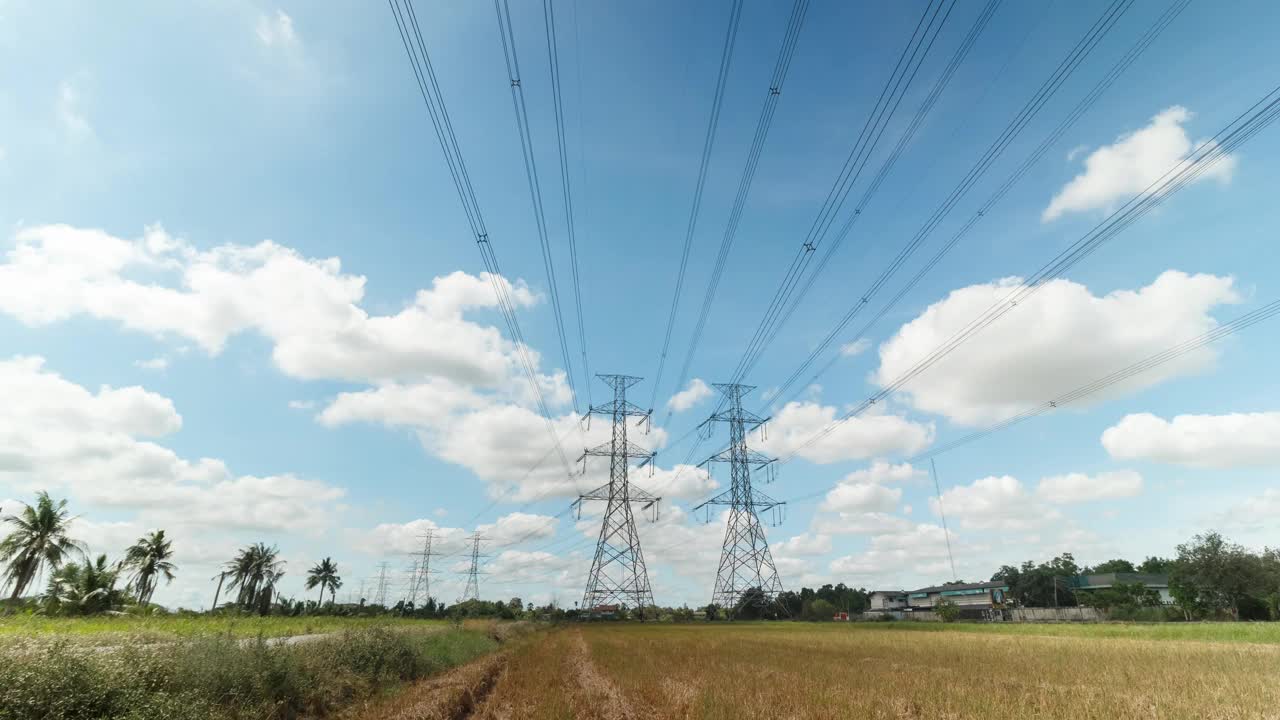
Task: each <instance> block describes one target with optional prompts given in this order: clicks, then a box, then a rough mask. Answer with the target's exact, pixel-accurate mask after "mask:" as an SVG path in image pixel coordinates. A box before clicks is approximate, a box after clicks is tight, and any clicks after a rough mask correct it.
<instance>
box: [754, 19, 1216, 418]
mask: <svg viewBox="0 0 1280 720" xmlns="http://www.w3.org/2000/svg"><path fill="white" fill-rule="evenodd" d="M1190 2H1191V0H1177V2H1175V3H1173V4H1172V5H1170V6H1169V8H1167V9H1166V10H1165V12H1164V13H1162V14H1161V15H1160V16H1159V17H1158V18H1157V19H1156V21H1155V22H1154V23H1153V24H1152V25H1151V26H1150V27H1148V28H1147V30H1146V31H1145V32H1144V33H1143V34H1142V35H1141V36H1140V37H1139V38H1138V40H1137V41H1136V42H1135V43H1134V44H1133V45H1132V46H1130V47H1129V49H1128V50H1127V51H1126V52H1125V53H1124V54H1123V55H1122V56H1121V57H1120V58H1119V60H1117V61H1116V63H1115V64H1113V65H1112V66H1111V67H1110V68H1109V69H1108V71H1107V72H1106V73H1105V74H1104V75H1103V77H1102V78H1101V79H1100V80H1099V81H1098V82H1097V83H1096V84H1095V85H1094V86H1093V87H1092V88H1091V89H1090V90H1089V92H1088V93H1086V94H1085V96H1084V97H1083V98H1081V100H1080V101H1079V102H1078V103H1077V104H1076V106H1075V107H1074V108H1073V109H1072V110H1071V112H1069V113H1068V114H1067V115H1066V117H1064V118H1063V119H1062V121H1061V122H1059V123H1058V125H1057V126H1056V127H1055V128H1054V129H1053V130H1052V131H1050V133H1049V134H1048V135H1047V136H1046V137H1045V138H1044V139H1043V140H1042V141H1041V142H1040V144H1039V145H1037V146H1036V148H1035V149H1034V150H1033V151H1032V152H1031V153H1030V154H1029V155H1028V156H1027V157H1026V158H1025V159H1023V161H1022V163H1021V164H1019V166H1018V167H1017V169H1015V170H1014V172H1013V173H1011V174H1010V175H1009V176H1008V177H1007V178H1006V179H1005V180H1004V182H1003V183H1001V185H1000V186H999V187H998V188H997V189H996V190H995V191H994V192H993V193H992V195H991V196H990V197H988V198H987V200H986V201H985V202H983V203H982V204H981V205H980V206H979V207H978V209H977V210H976V211H975V212H974V214H973V215H972V216H971V217H970V218H969V220H968V221H967V222H966V223H965V224H964V225H963V226H962V227H961V228H960V229H959V230H958V231H957V232H956V233H955V235H953V236H952V237H951V239H949V240H948V241H947V242H946V243H945V244H943V245H942V247H940V248H939V249H938V251H937V252H936V253H935V254H934V256H933V257H932V258H931V259H930V260H929V261H928V262H927V263H925V265H924V266H923V267H922V268H921V269H920V270H919V271H918V272H917V273H916V274H915V276H914V277H912V278H911V279H910V280H909V281H907V283H906V284H905V285H903V286H902V288H900V289H899V290H898V292H897V293H896V294H895V295H894V297H893V298H892V299H890V300H889V302H887V303H886V304H885V305H884V306H883V307H882V308H881V309H880V311H879V312H877V313H876V315H875V316H874V317H872V318H871V319H870V320H869V321H868V322H867V323H866V324H865V325H864V326H863V327H862V329H860V330H859V331H858V332H857V333H855V334H854V335H853V337H852V338H850V339H849V340H848V341H847V342H850V343H853V342H857V341H858V340H861V339H862V338H864V337H866V334H867V333H868V332H870V330H871V328H872V327H873V326H874V325H875V324H876V323H877V322H879V321H880V320H881V319H883V318H884V316H885V315H887V314H888V313H889V312H891V311H892V309H893V308H894V307H896V306H897V304H898V303H899V302H900V301H901V300H902V299H903V298H904V297H905V296H906V295H907V293H909V292H910V291H911V290H912V289H914V288H915V287H916V285H917V284H919V282H920V281H921V279H923V278H924V276H925V275H926V274H927V273H928V272H929V271H930V270H932V269H933V268H934V267H936V266H937V264H938V263H939V262H941V261H942V259H943V258H944V257H945V256H946V255H947V254H948V253H949V252H950V251H951V250H952V249H953V248H954V247H955V246H956V244H957V243H959V242H960V240H961V239H963V238H964V237H965V236H966V235H968V234H969V232H970V231H972V230H973V228H974V227H975V226H976V225H977V224H978V222H979V221H980V220H981V219H982V218H984V217H985V216H986V215H987V214H988V213H990V212H991V210H992V209H993V208H994V207H995V205H996V204H997V203H998V202H999V201H1000V200H1001V199H1003V198H1004V197H1005V195H1007V194H1008V192H1009V191H1010V190H1011V189H1012V188H1013V187H1014V185H1016V184H1017V183H1018V182H1019V181H1020V180H1021V179H1022V178H1023V177H1024V176H1025V175H1026V174H1027V172H1028V171H1030V169H1031V168H1032V167H1033V166H1034V165H1035V164H1036V163H1038V162H1039V161H1040V159H1041V158H1043V157H1044V155H1045V153H1047V152H1048V151H1049V149H1050V148H1051V147H1052V146H1053V145H1054V143H1056V142H1057V141H1058V140H1059V139H1060V138H1061V137H1062V136H1063V135H1064V134H1066V132H1067V131H1068V130H1069V129H1070V128H1071V127H1072V126H1074V125H1075V123H1076V122H1077V121H1078V120H1079V119H1080V118H1081V117H1082V116H1083V115H1084V114H1085V113H1086V112H1088V110H1089V109H1091V108H1092V107H1093V105H1094V104H1095V103H1096V102H1097V101H1098V99H1099V98H1101V97H1102V95H1103V94H1104V93H1105V92H1106V91H1107V90H1108V89H1110V88H1111V86H1112V85H1114V84H1115V82H1116V80H1118V79H1119V78H1120V76H1121V75H1122V74H1123V73H1124V72H1125V71H1126V70H1127V69H1128V68H1129V67H1130V66H1131V65H1132V64H1133V63H1134V62H1136V61H1137V59H1138V58H1139V57H1140V56H1141V55H1142V54H1143V53H1144V52H1146V50H1147V48H1149V47H1150V46H1151V44H1152V43H1154V42H1155V40H1156V38H1157V37H1159V35H1160V34H1161V33H1162V32H1163V31H1164V29H1165V28H1167V27H1168V26H1169V24H1171V23H1172V22H1173V21H1174V20H1175V19H1176V18H1177V17H1178V15H1180V14H1181V13H1182V11H1183V10H1184V9H1186V7H1187V5H1188V4H1190ZM1052 79H1053V78H1052V77H1051V78H1050V80H1052ZM1063 79H1065V78H1063ZM1034 99H1035V98H1033V101H1034ZM1046 99H1047V98H1046ZM1014 122H1017V118H1015V121H1014ZM1024 126H1025V124H1024ZM1010 127H1013V125H1012V124H1011V125H1010ZM1019 131H1020V130H1019ZM1007 132H1008V128H1007V129H1006V133H1007ZM1010 139H1012V138H1010ZM998 142H999V139H997V143H998ZM995 147H996V145H993V146H992V149H994V148H995ZM1004 147H1007V143H1004ZM1004 147H1001V148H1000V149H999V152H1003V149H1004ZM992 149H989V150H988V153H990V152H991V151H992ZM999 152H997V155H998V154H999ZM992 160H994V157H993V158H992ZM989 167H990V162H987V161H985V156H984V159H980V160H979V162H978V164H976V165H975V166H974V170H979V169H980V171H979V173H978V175H977V176H973V172H974V170H971V171H970V176H966V178H965V179H964V180H962V182H961V184H960V185H958V186H957V191H959V192H960V194H961V195H963V194H964V193H967V192H968V189H969V188H971V187H972V185H973V182H976V180H977V178H978V177H980V175H981V174H982V173H984V172H985V169H986V168H989ZM970 177H972V180H970ZM955 193H956V191H953V197H955V199H956V201H958V200H959V196H956V195H955ZM954 207H955V203H954V202H951V201H950V198H949V199H948V201H947V202H944V204H943V205H942V206H941V207H940V208H939V209H938V210H936V211H935V213H934V216H933V217H931V218H929V220H928V221H926V223H925V225H924V226H923V227H921V228H920V230H919V231H917V233H916V235H915V237H914V238H913V240H912V241H911V242H910V243H908V245H907V246H906V248H904V250H903V251H902V253H900V254H899V257H898V258H897V259H895V261H894V262H893V263H891V264H890V266H889V267H888V268H887V269H886V270H885V272H884V273H882V274H881V276H880V278H879V279H878V280H877V281H876V282H875V283H873V285H872V287H871V288H870V289H869V290H868V291H866V292H864V293H863V294H862V296H861V297H860V298H859V300H858V301H857V302H855V303H854V304H853V305H852V306H851V307H850V308H849V310H847V311H846V313H845V315H844V317H842V318H841V320H840V321H839V322H838V323H837V324H836V325H835V327H834V328H832V330H831V331H829V332H828V333H827V335H826V336H825V337H824V338H823V340H822V342H820V343H819V344H818V346H817V347H816V348H814V350H813V351H812V352H811V353H810V354H809V356H808V358H806V359H805V361H804V362H803V363H801V364H800V366H799V367H798V368H797V369H796V370H795V371H794V372H793V373H792V374H791V376H790V377H788V379H787V380H786V382H785V383H783V385H782V386H781V387H780V389H779V395H782V394H785V393H786V392H787V390H789V389H791V390H793V392H792V393H791V395H790V396H789V397H787V398H786V399H785V400H784V402H788V401H790V400H791V399H794V397H795V396H796V395H797V394H798V393H799V392H801V391H802V390H803V387H805V386H808V385H809V384H812V383H813V382H816V381H817V380H818V378H820V377H821V376H822V375H823V374H825V373H826V372H827V371H828V370H830V369H831V368H832V367H833V366H834V365H835V363H836V362H837V361H838V360H839V359H840V354H839V353H838V352H837V353H835V354H834V355H833V356H832V357H831V358H830V359H829V360H828V361H827V363H826V364H825V365H824V366H823V367H822V368H821V369H820V370H819V371H818V372H817V373H814V375H813V376H812V377H811V378H809V380H808V381H807V382H805V383H804V385H802V386H800V387H796V385H797V383H798V382H799V380H800V378H801V377H802V376H803V374H804V373H805V372H806V371H807V370H808V368H810V367H812V365H813V363H814V362H815V361H816V360H817V359H818V358H819V357H821V356H822V355H823V354H824V353H825V352H827V350H829V349H830V347H831V345H832V343H833V342H834V341H835V339H836V338H837V337H838V336H839V334H840V333H841V332H842V331H843V330H844V328H845V327H847V326H848V324H849V323H850V322H851V321H852V320H853V319H854V318H855V317H856V316H857V315H858V314H859V313H860V312H861V311H862V310H863V309H864V308H865V307H866V305H867V301H868V300H869V299H870V297H871V296H873V295H874V294H876V293H877V292H878V291H879V290H880V289H881V288H882V287H883V286H884V284H885V283H886V282H887V281H888V280H889V279H890V278H891V277H892V275H893V274H894V273H896V272H897V270H898V269H900V268H901V266H902V264H903V263H904V262H905V261H906V259H907V258H909V257H910V255H911V254H913V253H914V252H915V250H916V249H918V248H919V246H920V244H921V243H923V242H924V241H925V240H926V239H927V238H928V237H929V235H931V234H932V232H933V230H934V229H936V228H937V226H938V224H939V223H941V221H942V220H943V219H945V218H946V217H947V216H948V215H949V214H950V212H951V210H952V209H954Z"/></svg>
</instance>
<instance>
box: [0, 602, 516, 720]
mask: <svg viewBox="0 0 1280 720" xmlns="http://www.w3.org/2000/svg"><path fill="white" fill-rule="evenodd" d="M497 634H498V631H497V630H495V629H494V628H493V627H490V626H471V627H463V628H442V627H436V628H430V629H424V630H407V629H404V628H396V627H393V626H388V625H381V626H368V627H359V628H355V629H346V630H343V631H341V632H338V633H336V634H334V635H332V636H330V637H325V638H321V639H316V640H313V641H311V642H307V643H303V644H297V645H289V644H282V643H272V642H270V641H269V640H268V639H267V638H265V637H262V636H259V637H255V638H251V639H248V640H245V639H243V638H237V637H234V636H232V635H229V634H221V635H202V636H195V637H189V638H183V639H180V640H177V641H175V642H170V643H152V644H128V645H123V646H120V647H115V648H110V649H101V648H95V647H93V646H85V645H81V644H77V643H75V642H72V641H69V640H68V639H67V638H65V637H55V638H29V639H27V640H26V641H24V642H22V643H13V644H10V645H8V646H6V647H5V649H4V651H3V652H4V654H3V655H2V656H0V660H3V661H2V662H0V720H37V719H39V720H88V719H90V718H93V719H98V718H109V719H120V720H161V719H165V720H187V719H188V718H189V719H191V720H195V719H196V718H202V719H203V718H212V719H214V720H224V719H225V720H240V719H242V718H243V719H247V718H279V719H281V720H288V719H289V718H298V717H325V716H329V715H332V714H333V713H334V712H335V711H337V710H339V709H341V708H343V707H346V706H348V705H350V704H351V703H353V702H355V701H357V700H359V699H361V698H366V697H369V696H371V695H373V694H375V693H378V692H380V691H384V690H386V689H387V688H390V687H394V686H395V685H398V684H401V683H404V682H407V681H411V680H414V679H417V678H421V677H425V676H427V675H432V674H435V673H438V672H441V671H443V670H446V669H448V668H450V667H453V666H456V665H459V664H463V663H466V662H468V661H470V660H472V659H475V658H477V657H479V656H481V655H484V654H485V653H488V652H491V651H493V650H494V649H495V648H496V647H497V646H498V640H497V639H495V636H496V635H497Z"/></svg>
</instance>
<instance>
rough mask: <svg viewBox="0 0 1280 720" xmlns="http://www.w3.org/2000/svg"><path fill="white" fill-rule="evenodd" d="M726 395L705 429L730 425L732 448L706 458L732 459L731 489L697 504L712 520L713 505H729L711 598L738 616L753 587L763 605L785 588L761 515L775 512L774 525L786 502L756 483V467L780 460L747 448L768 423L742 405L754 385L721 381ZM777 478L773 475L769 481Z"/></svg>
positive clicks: (720, 387)
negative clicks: (754, 485)
mask: <svg viewBox="0 0 1280 720" xmlns="http://www.w3.org/2000/svg"><path fill="white" fill-rule="evenodd" d="M714 387H715V388H716V389H717V390H719V391H720V392H721V394H723V395H724V396H725V400H726V402H725V404H724V409H723V410H721V411H719V412H717V413H715V414H714V415H712V416H711V417H709V418H707V419H706V421H705V422H703V423H702V425H701V428H702V429H703V432H704V437H710V434H711V429H712V427H713V425H712V424H713V423H716V422H727V423H729V447H727V448H725V449H724V450H721V451H720V452H718V453H716V454H715V455H712V456H711V457H709V458H707V459H706V460H704V461H702V464H701V465H699V466H698V467H702V465H706V464H707V463H709V462H727V463H729V468H730V476H731V478H732V483H731V485H730V487H729V489H728V490H726V491H725V492H722V493H720V494H719V495H717V496H715V497H714V498H712V499H710V500H708V501H706V502H704V503H702V504H701V505H699V506H697V507H695V508H694V511H695V512H696V511H698V510H702V511H703V512H704V513H705V514H706V518H707V520H708V521H710V519H711V509H712V507H716V506H721V505H728V506H729V525H728V527H726V528H725V533H724V547H723V549H722V550H721V552H720V569H719V570H718V571H717V572H716V585H715V589H714V590H713V591H712V595H711V602H713V603H715V604H717V605H719V606H720V607H722V608H724V610H725V611H726V612H727V613H729V614H731V615H732V614H734V613H736V612H737V610H738V606H739V604H741V602H742V598H743V595H745V594H746V593H747V591H748V590H755V589H759V591H760V595H759V596H758V597H757V598H756V600H757V602H759V603H761V604H772V603H773V602H774V601H776V600H777V598H778V593H780V592H782V580H780V579H779V578H778V569H777V568H776V567H775V566H774V564H773V555H772V554H771V553H770V552H769V541H768V540H767V539H766V538H765V536H764V528H763V526H761V524H760V513H761V512H765V511H769V512H771V513H772V514H773V519H774V524H777V522H778V520H780V515H781V512H780V510H781V508H783V507H784V503H780V502H778V501H777V500H774V499H773V498H771V497H769V496H768V495H765V494H764V493H762V492H760V491H759V490H756V489H754V488H752V487H751V471H752V469H753V468H754V469H756V470H765V471H766V472H770V473H771V471H772V470H773V466H772V463H773V461H774V460H775V458H770V457H765V456H764V455H761V454H760V453H758V452H756V451H754V450H751V449H749V448H748V447H747V432H748V431H749V430H752V429H754V428H757V427H760V426H761V425H763V424H764V422H765V418H761V417H760V416H758V415H756V414H755V413H753V412H751V411H749V410H746V409H744V408H743V407H742V398H743V396H744V395H746V394H747V393H749V392H751V391H752V390H754V389H755V388H753V387H752V386H750V385H739V384H736V383H727V384H726V383H721V384H717V385H715V386H714ZM771 479H772V477H771V475H770V477H769V479H767V480H766V482H768V481H769V480H771Z"/></svg>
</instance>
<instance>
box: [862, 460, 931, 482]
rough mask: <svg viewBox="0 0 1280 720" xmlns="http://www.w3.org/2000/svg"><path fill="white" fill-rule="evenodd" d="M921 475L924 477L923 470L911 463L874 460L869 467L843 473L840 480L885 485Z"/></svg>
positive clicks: (915, 478)
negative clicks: (895, 463) (846, 473)
mask: <svg viewBox="0 0 1280 720" xmlns="http://www.w3.org/2000/svg"><path fill="white" fill-rule="evenodd" d="M922 477H924V472H922V471H920V470H917V469H915V468H914V467H912V466H911V463H899V464H897V465H893V464H891V463H887V462H885V461H883V460H876V461H875V462H873V463H871V467H867V468H863V469H861V470H854V471H853V472H851V473H849V474H848V475H845V476H844V480H843V481H842V482H846V483H876V484H878V485H887V484H889V483H906V482H911V481H913V480H919V479H920V478H922Z"/></svg>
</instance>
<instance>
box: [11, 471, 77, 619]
mask: <svg viewBox="0 0 1280 720" xmlns="http://www.w3.org/2000/svg"><path fill="white" fill-rule="evenodd" d="M66 508H67V501H66V500H59V501H58V502H56V503H55V502H54V501H53V499H52V498H50V497H49V493H47V492H43V491H41V492H40V493H39V494H38V495H36V504H35V505H27V504H25V503H24V504H23V506H22V510H21V511H20V512H18V513H16V514H14V515H7V516H5V518H4V523H5V524H7V525H9V526H10V527H12V528H13V529H12V530H11V531H10V532H9V534H8V535H6V536H5V538H4V539H3V540H0V562H3V563H7V564H8V567H7V568H6V569H5V573H4V576H3V577H4V582H3V584H2V585H10V584H12V585H13V594H11V595H10V596H9V598H10V599H11V600H16V599H18V597H19V596H21V595H22V593H23V592H24V591H25V590H27V588H28V586H29V585H30V584H31V581H32V580H34V579H35V577H36V575H37V574H39V572H40V571H41V570H43V569H44V568H46V567H47V568H49V569H52V570H56V569H57V568H59V567H62V564H63V563H64V562H66V561H67V559H68V558H69V557H70V556H72V555H73V554H75V555H79V556H84V555H85V549H84V545H83V544H81V543H80V542H77V541H76V540H72V539H71V537H70V535H69V534H68V532H69V531H70V527H71V521H72V520H74V519H75V518H73V517H71V515H70V513H68V512H67V509H66ZM2 585H0V586H2Z"/></svg>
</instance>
